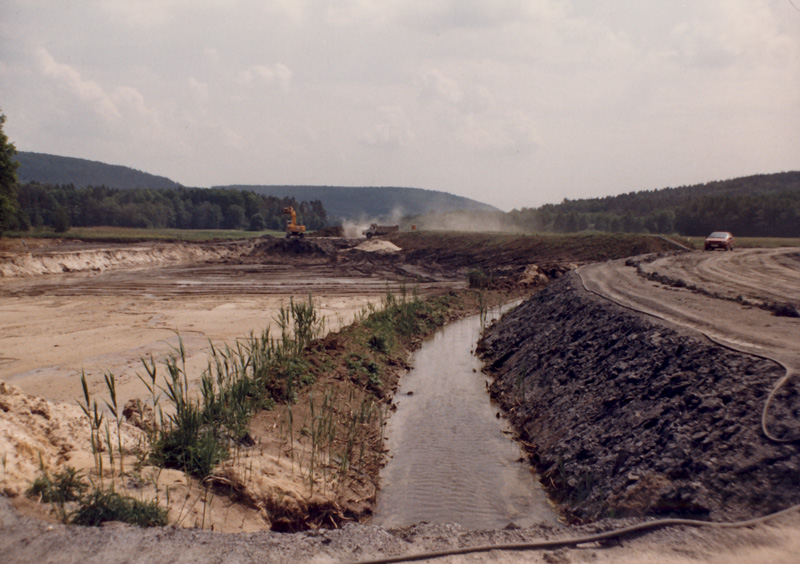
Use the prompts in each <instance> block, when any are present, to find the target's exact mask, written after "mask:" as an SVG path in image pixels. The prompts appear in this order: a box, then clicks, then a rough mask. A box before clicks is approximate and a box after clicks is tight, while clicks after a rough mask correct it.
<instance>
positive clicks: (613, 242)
mask: <svg viewBox="0 0 800 564" xmlns="http://www.w3.org/2000/svg"><path fill="white" fill-rule="evenodd" d="M389 239H390V240H391V241H392V242H393V243H395V244H396V245H397V246H399V247H400V248H402V249H403V258H404V260H405V261H406V262H410V263H419V264H423V265H430V266H438V267H441V268H443V269H446V270H448V271H450V272H453V271H457V270H459V269H472V268H481V269H483V270H485V271H486V272H495V273H498V274H501V275H509V274H515V273H520V272H521V271H522V270H524V268H525V267H526V266H527V265H529V264H532V263H535V264H537V265H538V266H539V268H540V270H541V271H542V272H544V273H545V274H547V275H548V276H551V277H552V276H553V275H558V274H559V273H562V272H564V271H566V270H567V268H566V265H568V264H569V263H576V264H583V263H586V262H597V261H604V260H612V259H618V258H624V257H629V256H634V255H641V254H645V253H656V252H661V251H670V250H674V249H675V245H674V244H673V243H670V242H669V241H667V240H665V239H662V238H660V237H654V236H651V235H636V234H623V233H587V234H583V233H580V234H570V235H554V234H540V235H518V234H503V233H467V232H443V231H421V232H413V233H397V234H395V235H392V236H391V237H389Z"/></svg>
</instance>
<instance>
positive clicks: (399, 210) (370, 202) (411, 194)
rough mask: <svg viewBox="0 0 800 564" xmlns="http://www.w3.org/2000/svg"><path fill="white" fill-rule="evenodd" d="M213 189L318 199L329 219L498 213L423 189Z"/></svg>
mask: <svg viewBox="0 0 800 564" xmlns="http://www.w3.org/2000/svg"><path fill="white" fill-rule="evenodd" d="M214 188H223V189H236V190H251V191H253V192H256V193H257V194H264V195H265V196H275V197H278V198H283V197H293V198H295V199H296V200H300V201H302V200H305V201H311V200H319V201H320V202H322V205H323V206H324V207H325V209H326V210H327V212H328V217H329V218H332V219H344V220H354V221H359V220H369V219H375V220H385V221H390V220H391V221H398V220H399V218H400V217H402V216H414V215H420V214H424V213H436V212H439V213H443V212H449V211H458V210H465V211H499V210H498V209H497V208H496V207H494V206H490V205H489V204H484V203H482V202H478V201H476V200H471V199H470V198H465V197H463V196H456V195H455V194H449V193H447V192H439V191H437V190H425V189H423V188H403V187H395V186H382V187H345V186H264V185H252V186H251V185H241V184H236V185H230V186H214Z"/></svg>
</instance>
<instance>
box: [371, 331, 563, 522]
mask: <svg viewBox="0 0 800 564" xmlns="http://www.w3.org/2000/svg"><path fill="white" fill-rule="evenodd" d="M479 333H480V318H479V316H475V317H471V318H468V319H464V320H462V321H459V322H456V323H453V324H450V325H448V326H447V327H445V328H444V329H442V330H440V331H438V332H437V333H436V334H435V336H434V337H433V338H432V339H431V340H429V341H427V342H426V343H425V344H424V345H423V347H422V348H421V349H420V350H419V351H418V352H417V353H416V354H415V355H414V359H413V365H414V369H413V370H412V371H411V372H409V373H408V374H407V375H406V376H404V377H403V380H402V383H401V387H400V389H399V391H398V393H397V395H396V396H395V399H396V403H397V411H396V412H395V413H394V414H393V415H392V417H391V418H390V419H389V422H388V425H387V447H388V448H389V451H390V452H389V454H390V456H391V458H390V460H389V462H388V464H387V465H386V467H385V468H384V470H383V472H382V474H381V484H382V487H381V492H380V493H379V495H378V504H377V508H376V512H375V516H374V518H373V522H375V523H378V524H382V525H385V526H387V527H401V526H405V525H411V524H414V523H419V522H420V521H428V522H431V523H458V524H460V525H462V526H464V527H467V528H470V529H483V528H499V527H504V526H506V525H508V524H510V523H514V524H515V525H518V526H521V527H524V526H527V525H531V524H533V523H538V522H541V521H551V522H553V521H556V519H557V516H556V515H555V514H554V512H553V511H552V509H551V507H550V506H549V504H548V502H547V500H546V498H545V495H544V492H543V491H542V489H541V486H540V485H539V482H538V480H537V479H536V477H535V475H534V474H533V472H532V470H531V468H530V466H529V465H528V464H527V463H526V462H523V459H522V453H521V452H520V449H519V446H518V445H517V444H516V443H514V442H513V441H512V440H511V439H509V438H508V436H507V435H506V434H504V431H506V432H508V427H507V426H506V425H505V423H504V420H502V419H498V418H497V417H496V414H497V412H498V408H497V407H496V406H495V405H493V404H492V403H491V401H490V398H489V395H488V393H487V391H486V383H487V378H486V376H484V375H483V374H482V373H481V371H480V368H481V365H480V361H479V360H478V359H477V358H476V357H475V356H474V354H473V353H472V349H474V347H475V343H476V342H477V340H478V337H479Z"/></svg>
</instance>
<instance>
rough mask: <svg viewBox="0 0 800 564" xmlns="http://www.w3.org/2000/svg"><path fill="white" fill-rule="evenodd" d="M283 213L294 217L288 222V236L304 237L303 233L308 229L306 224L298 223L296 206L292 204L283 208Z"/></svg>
mask: <svg viewBox="0 0 800 564" xmlns="http://www.w3.org/2000/svg"><path fill="white" fill-rule="evenodd" d="M283 214H284V215H289V216H291V217H292V219H291V220H290V221H287V222H286V238H287V239H288V238H289V237H300V238H301V239H302V238H303V233H305V230H306V226H305V225H297V213H296V212H295V211H294V208H293V207H292V206H288V207H286V208H283Z"/></svg>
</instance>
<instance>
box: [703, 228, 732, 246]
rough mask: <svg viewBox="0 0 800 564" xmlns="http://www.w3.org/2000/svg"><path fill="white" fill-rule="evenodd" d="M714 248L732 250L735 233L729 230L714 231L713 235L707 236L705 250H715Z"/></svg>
mask: <svg viewBox="0 0 800 564" xmlns="http://www.w3.org/2000/svg"><path fill="white" fill-rule="evenodd" d="M714 249H722V250H724V251H732V250H733V235H731V234H730V233H728V232H727V231H714V232H713V233H712V234H711V235H709V236H708V237H706V244H705V250H707V251H713V250H714Z"/></svg>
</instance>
